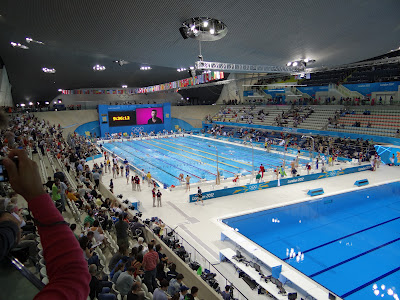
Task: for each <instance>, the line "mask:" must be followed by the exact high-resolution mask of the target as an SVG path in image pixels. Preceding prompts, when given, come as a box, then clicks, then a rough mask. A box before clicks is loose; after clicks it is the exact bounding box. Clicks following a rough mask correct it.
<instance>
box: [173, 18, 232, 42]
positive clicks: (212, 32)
mask: <svg viewBox="0 0 400 300" xmlns="http://www.w3.org/2000/svg"><path fill="white" fill-rule="evenodd" d="M179 32H180V33H181V35H182V37H183V38H184V39H187V38H193V39H196V40H199V41H216V40H219V39H222V38H223V37H224V36H225V35H226V34H227V33H228V27H227V26H226V25H225V24H224V23H223V22H222V21H219V20H216V19H212V18H207V17H196V18H190V19H188V20H186V21H185V22H183V23H182V26H181V27H180V28H179Z"/></svg>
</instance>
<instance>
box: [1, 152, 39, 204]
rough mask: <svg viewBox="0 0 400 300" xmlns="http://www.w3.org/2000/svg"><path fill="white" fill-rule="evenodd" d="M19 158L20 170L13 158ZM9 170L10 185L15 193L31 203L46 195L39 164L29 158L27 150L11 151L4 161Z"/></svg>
mask: <svg viewBox="0 0 400 300" xmlns="http://www.w3.org/2000/svg"><path fill="white" fill-rule="evenodd" d="M14 157H18V161H19V164H18V168H17V166H16V164H15V163H14V162H13V161H12V158H14ZM3 164H4V166H5V167H6V169H7V172H8V178H9V180H10V184H11V186H12V188H13V189H14V191H15V192H17V193H18V194H20V195H21V196H22V197H24V198H25V200H26V201H28V202H29V201H30V200H32V199H34V198H36V197H37V196H40V195H42V194H44V193H45V191H44V189H43V185H42V182H41V180H40V174H39V169H38V166H37V164H36V163H35V162H34V161H33V160H31V159H29V158H28V155H27V153H26V151H25V150H16V149H14V150H11V152H10V153H9V154H8V157H6V158H4V159H3Z"/></svg>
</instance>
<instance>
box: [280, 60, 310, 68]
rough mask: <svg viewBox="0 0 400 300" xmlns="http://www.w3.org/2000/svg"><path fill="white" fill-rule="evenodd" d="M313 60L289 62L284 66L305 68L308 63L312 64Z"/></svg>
mask: <svg viewBox="0 0 400 300" xmlns="http://www.w3.org/2000/svg"><path fill="white" fill-rule="evenodd" d="M314 62H315V59H311V58H305V59H299V60H295V61H289V62H288V63H287V64H286V66H288V67H290V66H292V67H302V68H305V67H307V64H309V63H314Z"/></svg>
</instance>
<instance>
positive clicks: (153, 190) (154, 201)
mask: <svg viewBox="0 0 400 300" xmlns="http://www.w3.org/2000/svg"><path fill="white" fill-rule="evenodd" d="M151 193H152V194H153V207H156V188H153V189H152V190H151Z"/></svg>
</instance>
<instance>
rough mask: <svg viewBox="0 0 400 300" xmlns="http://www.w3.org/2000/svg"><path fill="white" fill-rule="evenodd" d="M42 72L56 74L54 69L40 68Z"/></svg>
mask: <svg viewBox="0 0 400 300" xmlns="http://www.w3.org/2000/svg"><path fill="white" fill-rule="evenodd" d="M42 71H43V72H45V73H49V74H54V73H55V72H56V69H54V68H53V69H50V68H42Z"/></svg>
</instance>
